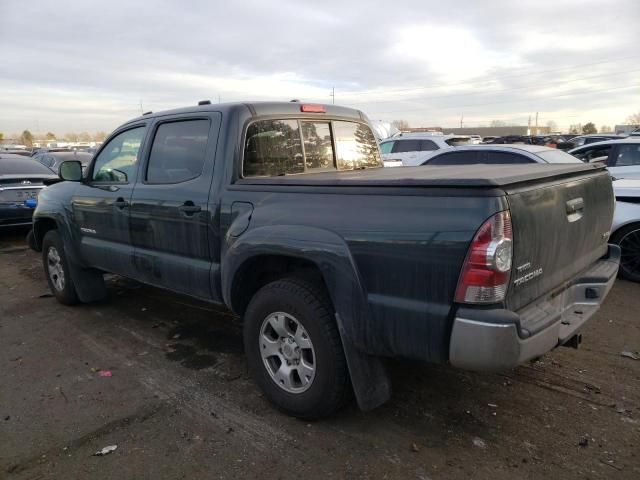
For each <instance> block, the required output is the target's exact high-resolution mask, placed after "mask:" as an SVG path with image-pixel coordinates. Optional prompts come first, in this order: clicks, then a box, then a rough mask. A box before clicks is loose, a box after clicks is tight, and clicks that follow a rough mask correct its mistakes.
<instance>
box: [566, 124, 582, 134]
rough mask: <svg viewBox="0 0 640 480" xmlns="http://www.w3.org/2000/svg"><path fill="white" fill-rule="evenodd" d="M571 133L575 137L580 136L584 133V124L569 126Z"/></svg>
mask: <svg viewBox="0 0 640 480" xmlns="http://www.w3.org/2000/svg"><path fill="white" fill-rule="evenodd" d="M569 133H571V134H573V135H580V134H581V133H582V124H581V123H574V124H572V125H570V126H569Z"/></svg>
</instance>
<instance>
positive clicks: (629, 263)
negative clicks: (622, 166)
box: [611, 179, 640, 282]
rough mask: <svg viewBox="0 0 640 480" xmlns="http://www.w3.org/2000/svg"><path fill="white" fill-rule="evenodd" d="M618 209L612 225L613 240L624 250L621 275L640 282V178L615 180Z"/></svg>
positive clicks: (614, 188)
mask: <svg viewBox="0 0 640 480" xmlns="http://www.w3.org/2000/svg"><path fill="white" fill-rule="evenodd" d="M613 191H614V193H615V196H616V210H615V214H614V215H613V224H612V226H611V242H612V243H615V244H616V245H618V246H619V247H620V248H621V250H622V256H621V258H620V276H621V277H622V278H624V279H626V280H631V281H633V282H640V180H638V179H622V180H615V181H614V182H613Z"/></svg>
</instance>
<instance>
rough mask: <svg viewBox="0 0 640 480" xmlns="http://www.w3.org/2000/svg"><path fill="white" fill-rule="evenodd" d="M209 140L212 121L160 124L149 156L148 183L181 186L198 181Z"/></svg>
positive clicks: (182, 121)
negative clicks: (176, 184) (184, 183)
mask: <svg viewBox="0 0 640 480" xmlns="http://www.w3.org/2000/svg"><path fill="white" fill-rule="evenodd" d="M208 139H209V120H181V121H178V122H170V123H163V124H161V125H160V126H159V127H158V129H157V131H156V135H155V138H154V139H153V145H152V146H151V153H150V154H149V163H148V165H147V176H146V181H147V183H180V182H186V181H187V180H192V179H194V178H197V177H199V176H200V175H201V174H202V168H203V166H204V160H205V152H206V149H207V140H208Z"/></svg>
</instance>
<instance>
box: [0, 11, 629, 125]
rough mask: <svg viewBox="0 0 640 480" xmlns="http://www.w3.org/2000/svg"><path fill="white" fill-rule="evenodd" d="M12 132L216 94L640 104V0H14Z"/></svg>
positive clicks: (397, 102)
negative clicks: (333, 94)
mask: <svg viewBox="0 0 640 480" xmlns="http://www.w3.org/2000/svg"><path fill="white" fill-rule="evenodd" d="M0 19H2V21H1V28H0V132H4V133H5V136H7V134H10V133H13V132H19V131H22V130H24V129H30V130H31V131H36V132H46V131H53V132H55V133H58V134H64V133H66V132H70V131H89V132H95V131H98V130H104V131H110V130H112V129H113V128H115V127H117V126H118V125H119V124H120V123H122V122H124V121H126V120H128V119H129V118H132V117H135V116H137V115H139V114H140V109H141V105H140V104H141V103H142V108H143V109H144V110H145V111H147V110H153V111H158V110H162V109H167V108H174V107H179V106H185V105H191V104H195V103H196V102H197V101H198V100H201V99H211V100H212V101H213V102H217V101H218V99H221V100H222V101H223V102H224V101H244V100H290V99H292V98H297V99H302V100H304V101H313V102H326V103H330V102H331V101H332V98H331V97H330V93H331V90H332V88H335V102H336V103H339V104H342V105H347V106H353V107H357V108H359V109H361V110H363V111H364V112H365V113H367V114H368V115H369V117H370V118H372V119H381V120H394V119H404V120H407V121H408V122H409V123H410V125H411V126H445V127H446V126H458V125H459V124H460V120H461V117H463V124H464V125H465V126H468V127H473V126H486V125H488V124H490V123H491V121H493V120H500V121H504V122H507V123H510V124H526V123H527V121H528V118H529V115H532V116H535V112H539V123H540V124H541V125H544V124H546V123H547V122H548V121H553V122H555V123H556V124H557V125H558V126H559V127H561V128H567V127H568V126H569V125H570V124H575V123H586V122H588V121H593V122H595V123H596V124H597V125H602V124H607V125H614V124H616V123H623V122H624V120H625V119H626V118H627V116H629V115H630V114H632V113H635V112H639V111H640V52H638V50H637V48H636V47H637V46H638V44H639V43H640V42H639V41H640V27H639V24H640V22H639V21H640V1H639V0H617V1H616V2H603V1H602V0H599V1H591V0H579V1H578V0H554V1H549V0H536V1H528V0H525V1H521V0H509V1H502V0H491V1H489V0H485V1H483V2H480V1H465V0H458V1H456V2H452V3H446V2H432V1H426V0H422V1H420V0H418V1H406V2H389V1H385V2H382V1H375V0H368V1H356V0H352V1H350V2H347V1H344V0H341V1H339V0H338V1H334V0H325V1H321V2H319V1H301V0H296V1H293V0H278V1H275V2H266V1H264V0H262V1H254V0H249V1H242V0H238V1H235V2H230V1H217V0H208V1H189V2H186V1H154V2H142V1H134V0H127V1H121V0H110V1H109V2H105V1H100V2H98V1H93V0H83V1H79V0H57V1H55V2H54V1H39V0H34V1H30V2H24V1H21V0H0Z"/></svg>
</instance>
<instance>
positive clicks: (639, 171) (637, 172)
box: [568, 137, 640, 178]
mask: <svg viewBox="0 0 640 480" xmlns="http://www.w3.org/2000/svg"><path fill="white" fill-rule="evenodd" d="M568 153H570V154H571V155H573V156H574V157H576V158H579V159H580V160H582V161H583V162H587V163H589V162H600V163H604V164H605V165H606V166H607V169H608V170H609V172H611V175H613V176H614V177H615V178H640V138H637V137H636V138H634V137H627V138H624V139H621V140H606V141H604V142H598V143H591V144H589V145H584V146H582V147H578V148H574V149H572V150H569V152H568Z"/></svg>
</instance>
